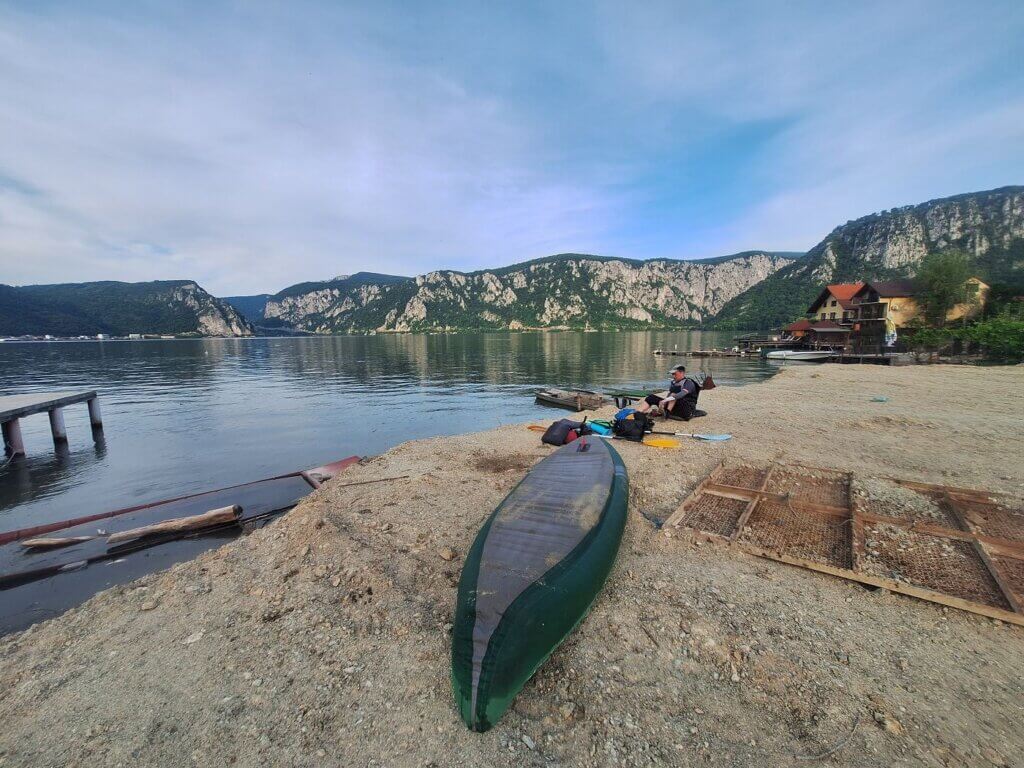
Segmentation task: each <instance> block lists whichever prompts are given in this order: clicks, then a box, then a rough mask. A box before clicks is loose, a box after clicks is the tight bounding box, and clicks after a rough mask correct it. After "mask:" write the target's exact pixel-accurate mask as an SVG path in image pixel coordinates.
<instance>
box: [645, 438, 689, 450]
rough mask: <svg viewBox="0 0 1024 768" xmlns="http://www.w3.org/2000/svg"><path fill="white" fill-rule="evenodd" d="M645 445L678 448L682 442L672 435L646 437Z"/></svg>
mask: <svg viewBox="0 0 1024 768" xmlns="http://www.w3.org/2000/svg"><path fill="white" fill-rule="evenodd" d="M644 445H649V446H651V447H653V448H678V447H679V445H680V443H679V441H678V440H673V439H672V438H671V437H645V438H644Z"/></svg>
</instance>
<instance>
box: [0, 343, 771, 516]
mask: <svg viewBox="0 0 1024 768" xmlns="http://www.w3.org/2000/svg"><path fill="white" fill-rule="evenodd" d="M730 343H731V334H716V333H712V332H701V331H690V332H685V331H683V332H658V331H650V332H598V333H570V332H564V333H465V334H438V335H425V334H389V335H378V336H328V337H313V338H254V339H197V340H160V341H103V342H93V341H90V342H38V343H10V342H8V343H4V344H0V394H16V393H25V392H46V391H54V390H74V389H95V390H97V391H98V392H99V395H100V403H101V406H102V409H103V418H104V424H105V428H104V431H103V439H102V441H101V442H99V443H94V442H93V439H92V435H91V431H90V427H89V421H88V416H87V413H86V408H85V405H84V404H83V405H76V406H69V407H68V408H66V409H65V419H66V422H67V428H68V436H69V441H70V442H69V446H68V449H67V450H66V451H63V452H61V453H56V452H55V451H54V447H53V443H52V440H51V438H50V432H49V422H48V421H47V419H46V416H45V415H44V414H40V415H36V416H31V417H27V418H25V419H22V428H23V432H24V437H25V444H26V449H27V452H28V456H27V457H25V458H21V457H19V458H16V459H15V460H14V461H12V462H11V463H10V464H8V465H7V466H6V467H5V468H4V469H3V470H0V531H2V530H7V529H11V528H16V527H21V526H24V525H30V524H38V523H42V522H49V521H53V520H60V519H63V518H68V517H77V516H80V515H87V514H92V513H95V512H102V511H106V510H110V509H114V508H118V507H124V506H129V505H134V504H141V503H145V502H148V501H155V500H159V499H163V498H167V497H171V496H179V495H182V494H187V493H192V492H197V491H203V490H208V489H211V488H216V487H221V486H226V485H233V484H235V483H243V482H247V481H250V480H257V479H260V478H263V477H268V476H271V475H276V474H282V473H285V472H291V471H295V470H299V469H306V468H309V467H314V466H317V465H320V464H324V463H326V462H329V461H333V460H335V459H340V458H342V457H345V456H349V455H352V454H358V455H362V456H367V455H372V454H377V453H380V452H382V451H385V450H387V449H388V448H391V447H392V446H394V445H397V444H398V443H401V442H403V441H405V440H411V439H416V438H422V437H430V436H435V435H445V434H457V433H461V432H470V431H476V430H482V429H488V428H490V427H494V426H497V425H499V424H504V423H508V422H519V421H526V420H530V419H537V420H540V421H544V420H552V419H555V418H559V417H561V416H563V415H566V414H567V412H566V411H559V410H557V409H551V408H547V407H544V406H539V405H536V404H535V403H534V400H533V397H532V392H533V390H535V389H536V388H538V387H541V386H561V387H581V388H587V389H612V388H619V387H623V388H625V387H628V388H636V387H647V386H650V387H663V385H664V383H665V381H666V380H667V376H666V371H667V369H668V368H669V367H670V366H671V365H673V364H675V363H677V362H682V361H683V358H671V357H656V356H655V355H653V354H652V351H653V350H654V349H657V348H664V349H672V348H678V349H679V350H690V349H701V348H707V347H711V346H716V345H718V346H725V345H727V344H730ZM686 362H687V363H688V364H689V365H690V366H691V370H711V371H713V372H714V374H715V381H716V382H717V383H718V384H720V385H743V384H748V383H751V382H756V381H761V380H763V379H765V378H767V377H768V376H770V375H771V374H772V373H773V372H774V371H775V370H776V369H775V368H773V367H772V366H770V365H769V364H766V363H765V362H763V361H761V360H759V359H757V358H743V359H737V358H711V359H707V358H704V359H702V358H687V359H686ZM701 405H702V406H703V407H704V408H705V409H707V410H710V411H714V393H711V392H709V393H707V394H706V395H704V397H703V398H702V401H701Z"/></svg>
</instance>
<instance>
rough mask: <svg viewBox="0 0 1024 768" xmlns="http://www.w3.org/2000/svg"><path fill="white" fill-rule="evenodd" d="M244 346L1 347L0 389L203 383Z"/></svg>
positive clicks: (234, 342) (214, 342)
mask: <svg viewBox="0 0 1024 768" xmlns="http://www.w3.org/2000/svg"><path fill="white" fill-rule="evenodd" d="M244 344H245V342H244V341H242V340H240V339H209V340H188V341H185V340H182V341H109V342H48V343H37V344H5V345H3V356H2V358H0V359H2V361H3V365H2V366H0V368H2V369H3V372H2V373H0V389H2V390H3V391H5V392H22V391H25V385H26V384H27V383H31V384H32V387H33V388H34V389H77V388H87V389H103V388H105V387H112V388H115V389H122V390H123V389H124V388H127V387H131V386H136V385H138V386H143V387H145V388H146V389H150V388H152V387H158V386H167V387H174V386H177V385H180V384H181V383H182V382H190V383H192V382H194V383H196V384H200V385H201V384H207V383H210V382H212V381H213V379H214V377H215V376H216V375H217V369H218V368H219V367H220V366H221V365H222V364H223V362H224V361H225V360H226V359H228V358H230V357H232V356H237V355H238V352H239V349H240V348H241V347H242V346H244ZM55 372H59V378H56V376H57V375H58V374H55ZM49 377H53V378H54V379H56V380H53V381H51V380H48V378H49Z"/></svg>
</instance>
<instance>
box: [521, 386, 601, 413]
mask: <svg viewBox="0 0 1024 768" xmlns="http://www.w3.org/2000/svg"><path fill="white" fill-rule="evenodd" d="M537 402H538V403H541V404H542V405H553V406H555V407H557V408H568V409H569V410H570V411H589V410H593V409H595V408H600V407H601V406H602V405H607V404H608V398H606V397H605V396H604V395H602V394H601V393H600V392H591V391H590V390H588V389H572V390H569V389H541V390H538V392H537Z"/></svg>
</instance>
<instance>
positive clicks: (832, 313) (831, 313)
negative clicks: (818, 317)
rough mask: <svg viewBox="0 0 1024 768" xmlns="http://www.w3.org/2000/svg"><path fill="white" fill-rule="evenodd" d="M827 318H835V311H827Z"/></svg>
mask: <svg viewBox="0 0 1024 768" xmlns="http://www.w3.org/2000/svg"><path fill="white" fill-rule="evenodd" d="M828 319H829V320H835V319H836V313H835V312H829V313H828Z"/></svg>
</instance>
